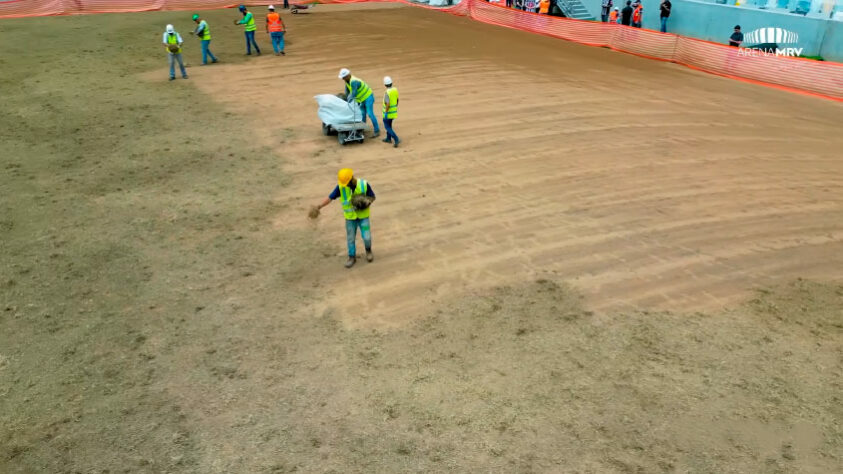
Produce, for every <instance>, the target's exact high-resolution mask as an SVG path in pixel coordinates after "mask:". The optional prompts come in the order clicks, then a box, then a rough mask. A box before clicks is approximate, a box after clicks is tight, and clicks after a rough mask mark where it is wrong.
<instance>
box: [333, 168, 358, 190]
mask: <svg viewBox="0 0 843 474" xmlns="http://www.w3.org/2000/svg"><path fill="white" fill-rule="evenodd" d="M352 176H354V172H353V171H351V168H343V169H341V170H340V172H339V173H337V182H338V183H340V186H345V185H347V184H348V182H349V181H351V177H352Z"/></svg>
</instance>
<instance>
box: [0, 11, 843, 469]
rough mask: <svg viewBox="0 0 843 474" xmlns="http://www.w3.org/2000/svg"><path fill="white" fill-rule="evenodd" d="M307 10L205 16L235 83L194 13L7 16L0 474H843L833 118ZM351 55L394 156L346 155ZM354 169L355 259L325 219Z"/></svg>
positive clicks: (796, 102) (333, 221) (338, 219)
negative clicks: (342, 72)
mask: <svg viewBox="0 0 843 474" xmlns="http://www.w3.org/2000/svg"><path fill="white" fill-rule="evenodd" d="M256 11H257V12H259V13H260V14H259V19H260V20H262V12H263V8H262V7H256ZM282 15H284V18H285V21H286V23H287V25H288V27H289V32H288V48H287V52H288V54H287V56H285V57H276V56H273V55H271V54H264V55H263V56H260V57H250V58H246V57H244V56H243V53H244V51H243V45H242V42H243V41H242V31H241V30H240V28H239V27H234V26H232V25H231V19H233V18H236V17H237V13H236V11H233V10H225V11H214V12H206V13H205V15H204V16H205V17H206V18H207V19H208V20H209V22H210V24H211V27H212V32H213V37H214V41H213V43H212V49H213V50H214V52H215V54H217V55H218V56H219V57H220V58H221V59H222V62H221V63H220V64H216V65H212V66H209V67H199V66H198V65H199V57H200V56H199V46H198V42H196V41H195V39H193V38H188V35H187V32H188V31H189V30H190V27H191V25H192V23H191V22H190V21H189V19H190V13H189V12H187V13H186V12H161V13H144V14H132V15H95V16H82V17H58V18H41V19H22V20H3V21H0V44H2V45H3V47H2V48H0V88H2V95H0V142H2V147H3V153H2V155H0V169H2V174H0V197H1V198H0V237H2V239H0V270H2V274H0V277H2V278H0V472H2V473H5V472H10V473H30V472H61V473H64V472H67V473H76V472H80V473H93V472H96V473H104V472H109V473H115V472H130V473H134V472H142V473H146V472H149V473H153V472H155V473H160V472H172V473H182V472H184V473H251V472H267V473H269V472H272V473H278V472H337V473H345V472H367V473H368V472H387V473H389V472H501V473H510V472H595V473H602V472H701V473H702V472H823V473H824V472H840V471H843V455H841V452H843V408H841V407H843V395H841V394H843V285H841V283H843V270H841V268H843V161H841V157H840V150H841V149H843V136H841V134H840V133H839V130H840V129H839V126H840V123H841V120H843V106H841V105H840V104H838V103H833V102H830V101H824V100H820V99H816V98H812V97H807V96H802V95H797V94H790V93H785V92H782V91H778V90H774V89H768V88H763V87H759V86H755V85H750V84H744V83H740V82H735V81H731V80H726V79H722V78H718V77H714V76H709V75H705V74H701V73H697V72H694V71H691V70H688V69H685V68H682V67H679V66H676V65H671V64H664V63H659V62H654V61H649V60H644V59H641V58H637V57H634V56H629V55H624V54H620V53H615V52H612V51H609V50H606V49H599V48H590V47H585V46H580V45H575V44H571V43H566V42H563V41H558V40H553V39H550V38H545V37H539V36H535V35H530V34H527V33H523V32H518V31H511V30H506V29H501V28H497V27H493V26H488V25H483V24H479V23H476V22H472V21H471V20H468V19H464V18H457V17H453V16H450V15H445V14H441V13H437V12H429V11H424V10H421V9H415V8H409V7H396V6H395V5H355V6H323V5H320V6H318V7H317V8H315V9H314V10H312V12H311V13H309V14H307V15H296V16H293V15H288V14H285V13H282ZM166 23H173V24H175V26H176V28H177V29H178V30H179V31H180V32H181V33H182V35H183V36H185V38H186V39H187V48H186V51H185V57H186V58H187V60H188V62H189V65H190V67H189V74H190V79H189V80H181V79H179V80H177V81H174V82H169V81H167V72H166V70H165V66H166V58H165V57H164V55H163V51H162V48H161V47H160V45H159V42H160V35H161V33H162V32H163V27H164V25H165V24H166ZM258 41H259V43H260V44H261V47H262V49H263V50H264V52H265V53H268V52H270V51H271V47H270V44H269V41H268V38H267V36H266V35H265V34H263V33H259V35H258ZM340 67H349V68H350V69H351V70H352V71H353V72H354V73H355V74H356V75H358V76H360V77H362V78H363V79H365V80H367V81H368V82H369V83H370V84H371V85H372V86H375V87H374V89H375V91H376V95H377V96H378V97H380V96H381V95H382V93H383V87H382V86H381V85H380V79H381V78H382V76H384V75H390V76H392V77H393V78H394V79H395V83H396V85H397V87H398V88H399V90H400V91H401V105H400V112H399V118H398V120H396V124H395V125H396V131H397V133H398V134H399V136H401V138H402V140H403V143H402V146H401V148H398V149H393V148H391V147H389V146H387V145H386V144H383V143H381V142H380V141H379V140H371V141H367V142H366V143H364V144H362V145H352V146H348V147H340V146H339V145H338V144H337V143H336V140H335V139H333V138H332V137H325V136H322V134H321V130H320V125H319V121H318V118H317V117H316V104H315V101H314V100H313V98H312V97H313V96H314V95H316V94H319V93H334V92H338V91H339V90H340V88H341V82H340V81H339V80H338V79H336V74H337V72H338V70H339V68H340ZM344 166H348V167H351V168H353V169H354V170H355V172H356V174H357V175H358V176H361V177H364V178H366V179H368V180H369V181H370V182H371V184H372V186H373V187H374V189H375V191H376V193H377V195H378V200H377V202H376V203H375V205H374V206H373V210H372V226H373V235H374V250H375V255H376V260H375V262H374V263H371V264H367V263H366V262H359V263H358V265H357V266H355V267H354V268H353V269H351V270H346V269H344V268H342V263H343V261H344V254H345V246H344V240H345V239H344V230H343V226H342V216H341V213H340V211H339V209H338V206H337V204H336V203H334V204H332V205H331V207H328V208H326V209H325V210H324V211H323V215H322V216H321V217H320V218H319V220H317V221H315V222H313V221H308V220H307V219H306V217H305V213H306V210H307V208H308V206H309V205H310V204H312V203H315V202H318V201H319V200H320V199H321V198H323V197H324V196H325V195H327V193H329V192H330V190H331V189H332V187H333V185H334V183H335V177H336V171H337V169H338V168H340V167H344Z"/></svg>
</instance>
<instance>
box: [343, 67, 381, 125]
mask: <svg viewBox="0 0 843 474" xmlns="http://www.w3.org/2000/svg"><path fill="white" fill-rule="evenodd" d="M340 79H342V80H343V81H344V82H345V94H346V100H348V103H349V104H350V103H351V102H352V101H357V103H358V104H359V105H360V108H361V109H362V111H363V123H366V115H367V114H368V116H369V118H371V119H372V126H373V127H374V133H373V134H372V138H376V137H378V136H379V135H380V134H381V129H380V127H379V126H378V119H377V118H375V110H374V109H375V96H374V94H372V88H371V87H369V85H368V84H366V83H365V82H364V81H363V80H362V79H359V78H357V77H355V76H352V75H351V71H349V70H348V69H346V68H342V69H340Z"/></svg>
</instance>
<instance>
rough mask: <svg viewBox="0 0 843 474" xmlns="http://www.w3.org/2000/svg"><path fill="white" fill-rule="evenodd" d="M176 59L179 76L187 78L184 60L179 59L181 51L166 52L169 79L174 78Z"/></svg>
mask: <svg viewBox="0 0 843 474" xmlns="http://www.w3.org/2000/svg"><path fill="white" fill-rule="evenodd" d="M176 61H178V62H179V69H181V77H184V78H187V71H185V70H184V61H182V59H181V53H168V54H167V62H168V63H170V79H175V78H176Z"/></svg>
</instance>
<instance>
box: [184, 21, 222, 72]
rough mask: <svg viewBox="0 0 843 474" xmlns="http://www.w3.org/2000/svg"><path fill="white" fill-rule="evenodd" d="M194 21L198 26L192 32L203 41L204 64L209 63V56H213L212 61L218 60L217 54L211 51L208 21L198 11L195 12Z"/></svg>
mask: <svg viewBox="0 0 843 474" xmlns="http://www.w3.org/2000/svg"><path fill="white" fill-rule="evenodd" d="M193 22H194V23H196V24H197V25H198V26H196V29H195V30H193V31H192V32H191V33H190V34H192V35H196V36H197V37H198V38H199V40H200V41H201V42H202V65H203V66H204V65H206V64H208V56H210V57H211V62H212V63H215V62H217V58H216V56H214V53H212V52H211V28H209V27H208V22H207V21H205V20H203V19H202V18H200V17H199V15H198V14H196V13H194V14H193Z"/></svg>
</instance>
